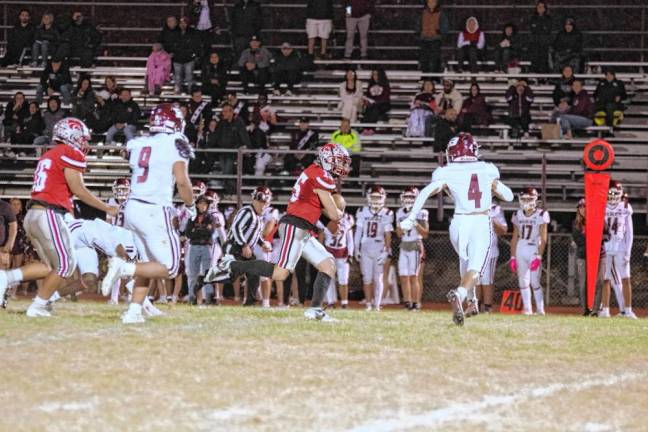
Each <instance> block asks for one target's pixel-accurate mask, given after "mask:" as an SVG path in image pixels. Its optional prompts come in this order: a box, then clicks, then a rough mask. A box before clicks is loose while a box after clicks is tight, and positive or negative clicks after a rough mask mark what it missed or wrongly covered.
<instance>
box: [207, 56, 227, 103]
mask: <svg viewBox="0 0 648 432" xmlns="http://www.w3.org/2000/svg"><path fill="white" fill-rule="evenodd" d="M228 69H229V68H228V67H227V65H225V62H224V61H223V60H221V58H220V55H218V52H216V51H211V52H210V53H209V57H208V59H207V61H206V62H205V63H204V64H203V68H202V74H201V76H200V78H201V79H202V90H203V92H204V93H205V94H208V95H209V96H210V97H211V103H212V106H217V105H218V104H219V103H220V102H221V100H222V99H223V96H225V89H226V88H227V82H228Z"/></svg>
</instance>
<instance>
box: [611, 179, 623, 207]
mask: <svg viewBox="0 0 648 432" xmlns="http://www.w3.org/2000/svg"><path fill="white" fill-rule="evenodd" d="M622 199H623V185H622V184H621V182H620V181H617V180H610V187H609V188H608V199H607V202H608V204H610V205H616V204H619V203H620V202H621V200H622Z"/></svg>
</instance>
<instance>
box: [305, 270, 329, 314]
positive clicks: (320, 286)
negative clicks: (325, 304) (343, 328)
mask: <svg viewBox="0 0 648 432" xmlns="http://www.w3.org/2000/svg"><path fill="white" fill-rule="evenodd" d="M330 283H331V276H329V275H327V274H326V273H323V272H318V273H317V276H315V282H314V283H313V298H312V300H311V304H310V305H311V307H316V308H318V307H322V301H323V300H324V296H325V295H326V291H327V290H328V287H329V284H330Z"/></svg>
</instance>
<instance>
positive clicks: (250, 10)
mask: <svg viewBox="0 0 648 432" xmlns="http://www.w3.org/2000/svg"><path fill="white" fill-rule="evenodd" d="M231 16H232V21H231V23H232V24H231V26H232V27H231V30H230V31H231V33H232V36H234V37H250V36H252V35H255V34H256V35H258V34H259V33H260V32H261V23H262V18H261V6H260V5H259V3H257V2H256V1H254V0H249V1H247V2H245V1H244V0H239V2H238V3H237V4H236V5H235V6H234V8H233V9H232V14H231Z"/></svg>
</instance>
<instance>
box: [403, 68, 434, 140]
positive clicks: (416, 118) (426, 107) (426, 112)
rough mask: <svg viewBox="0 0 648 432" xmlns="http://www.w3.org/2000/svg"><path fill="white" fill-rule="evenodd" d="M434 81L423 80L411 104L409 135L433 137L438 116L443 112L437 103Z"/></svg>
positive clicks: (408, 120)
mask: <svg viewBox="0 0 648 432" xmlns="http://www.w3.org/2000/svg"><path fill="white" fill-rule="evenodd" d="M434 93H435V90H434V81H432V80H431V79H426V80H425V81H423V85H422V86H421V91H420V92H419V93H418V94H417V95H416V96H415V97H414V100H413V101H412V103H411V104H410V110H411V112H410V115H409V117H408V118H407V131H406V132H405V135H406V136H408V137H423V136H427V137H431V136H432V135H433V129H434V125H435V123H436V117H437V115H439V114H440V113H441V111H442V110H441V108H439V106H438V105H437V103H436V99H435V94H434Z"/></svg>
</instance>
